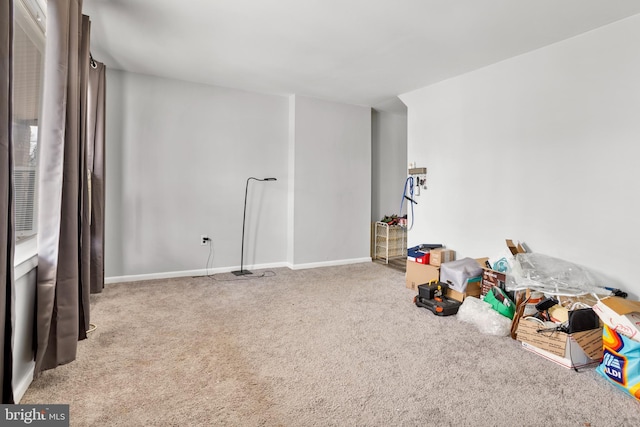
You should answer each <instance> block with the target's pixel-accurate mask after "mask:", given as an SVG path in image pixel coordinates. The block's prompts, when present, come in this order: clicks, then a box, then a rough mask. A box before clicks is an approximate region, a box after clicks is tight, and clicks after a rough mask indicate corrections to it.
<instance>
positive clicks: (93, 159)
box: [87, 58, 106, 293]
mask: <svg viewBox="0 0 640 427" xmlns="http://www.w3.org/2000/svg"><path fill="white" fill-rule="evenodd" d="M90 64H91V67H90V68H89V87H88V96H87V98H88V116H87V165H88V168H89V174H88V175H89V177H90V179H89V184H90V185H89V188H90V189H91V190H90V192H89V193H90V201H89V206H90V209H89V211H90V214H91V221H90V222H91V239H90V240H91V259H90V262H91V265H90V269H89V270H90V274H91V278H90V283H91V284H90V289H91V293H100V292H102V289H103V288H104V206H105V145H104V144H105V110H106V108H105V101H106V98H105V90H106V75H105V74H106V68H105V66H104V64H102V63H101V62H97V61H93V58H92V61H91V62H90Z"/></svg>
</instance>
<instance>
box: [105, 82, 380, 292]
mask: <svg viewBox="0 0 640 427" xmlns="http://www.w3.org/2000/svg"><path fill="white" fill-rule="evenodd" d="M107 78H108V85H107V90H108V93H107V178H106V191H107V208H106V209H107V212H106V242H105V246H106V248H105V250H106V254H105V262H106V273H105V274H106V276H107V277H108V278H110V279H109V280H108V281H118V280H127V279H130V280H133V279H136V278H151V277H162V276H178V275H190V274H203V273H205V271H206V269H205V267H206V263H207V259H208V256H209V250H208V247H206V246H200V243H199V240H200V235H201V234H208V235H209V236H210V237H211V238H212V239H213V251H212V262H211V263H210V264H209V265H210V267H212V268H210V269H209V271H208V272H209V273H211V272H217V271H230V270H234V269H236V268H238V267H239V264H240V252H241V233H242V209H243V202H244V191H245V182H246V179H247V177H249V176H255V177H271V176H273V177H276V178H278V181H277V182H255V181H252V182H251V183H250V187H249V198H248V203H247V222H246V230H245V233H246V240H245V255H244V264H245V267H247V268H256V267H257V268H260V267H274V266H285V265H288V266H290V267H293V268H296V267H300V266H303V267H304V266H315V265H322V263H326V262H327V261H331V262H349V261H362V260H363V259H366V257H368V254H369V250H368V245H369V233H368V222H369V217H370V215H371V214H370V209H371V202H370V192H371V190H370V186H371V184H370V164H371V152H370V150H371V148H370V138H371V137H370V133H371V129H370V126H371V121H370V109H369V108H366V107H358V106H350V105H344V104H337V103H330V102H325V101H319V100H315V99H310V98H300V97H291V98H289V97H283V96H275V95H264V94H257V93H251V92H245V91H240V90H233V89H226V88H220V87H212V86H205V85H199V84H192V83H186V82H182V81H176V80H170V79H163V78H157V77H151V76H145V75H140V74H133V73H128V72H121V71H114V70H110V71H108V76H107ZM293 218H295V220H293ZM354 224H357V225H355V226H354ZM328 230H331V231H332V232H333V237H331V238H329V237H328V233H326V232H325V231H328ZM325 239H326V240H325Z"/></svg>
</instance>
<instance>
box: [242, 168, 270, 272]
mask: <svg viewBox="0 0 640 427" xmlns="http://www.w3.org/2000/svg"><path fill="white" fill-rule="evenodd" d="M252 179H253V180H254V181H277V179H275V178H262V179H260V178H254V177H252V176H250V177H249V178H247V184H246V186H245V188H244V210H243V212H242V244H241V245H240V247H241V249H240V270H238V271H232V272H231V273H233V274H235V275H236V276H246V275H248V274H253V273H252V272H250V271H249V270H245V269H244V226H245V223H246V219H247V194H248V193H249V181H251V180H252Z"/></svg>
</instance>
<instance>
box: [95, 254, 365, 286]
mask: <svg viewBox="0 0 640 427" xmlns="http://www.w3.org/2000/svg"><path fill="white" fill-rule="evenodd" d="M363 262H371V257H365V258H352V259H340V260H334V261H324V262H312V263H307V264H295V265H293V264H290V263H285V262H276V263H271V264H256V265H245V266H244V267H243V268H244V269H245V270H264V269H267V268H281V267H287V268H290V269H291V270H304V269H307V268H318V267H331V266H336V265H348V264H359V263H363ZM239 269H240V266H235V267H219V268H210V269H208V270H206V269H200V270H184V271H168V272H164V273H150V274H135V275H129V276H113V277H105V279H104V283H105V284H107V285H108V284H111V283H124V282H140V281H143V280H156V279H171V278H174V277H199V276H207V275H209V276H210V275H212V274H219V273H229V272H232V271H235V270H239Z"/></svg>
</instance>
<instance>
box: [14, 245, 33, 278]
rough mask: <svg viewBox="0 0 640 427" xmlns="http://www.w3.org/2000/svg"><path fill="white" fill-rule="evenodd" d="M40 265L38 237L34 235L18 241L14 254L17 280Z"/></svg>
mask: <svg viewBox="0 0 640 427" xmlns="http://www.w3.org/2000/svg"><path fill="white" fill-rule="evenodd" d="M37 266H38V238H37V236H32V237H30V238H29V239H25V240H23V241H21V242H18V243H16V248H15V251H14V255H13V271H14V276H15V280H18V279H20V278H21V277H23V276H25V275H26V274H27V273H29V272H30V271H31V270H33V269H34V268H36V267H37Z"/></svg>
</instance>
